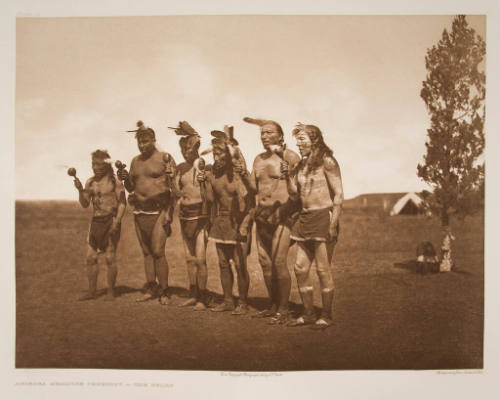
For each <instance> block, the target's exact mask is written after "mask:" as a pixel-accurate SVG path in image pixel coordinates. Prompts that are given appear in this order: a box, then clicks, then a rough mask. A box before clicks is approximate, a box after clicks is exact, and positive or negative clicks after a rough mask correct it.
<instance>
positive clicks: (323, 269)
mask: <svg viewBox="0 0 500 400" xmlns="http://www.w3.org/2000/svg"><path fill="white" fill-rule="evenodd" d="M329 250H330V249H329V248H328V246H327V244H326V243H325V242H316V243H315V251H314V259H315V260H316V269H317V271H318V277H319V282H320V287H321V299H322V302H323V308H322V312H321V318H320V319H319V320H318V321H316V325H319V326H321V327H327V326H329V325H331V319H332V304H333V296H334V284H333V277H332V273H331V268H330V260H331V254H332V253H333V249H331V251H329Z"/></svg>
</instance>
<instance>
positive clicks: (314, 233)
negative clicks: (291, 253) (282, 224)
mask: <svg viewBox="0 0 500 400" xmlns="http://www.w3.org/2000/svg"><path fill="white" fill-rule="evenodd" d="M330 218H331V208H321V209H317V210H316V209H315V210H301V211H300V213H299V218H298V220H297V222H296V223H295V225H294V226H293V229H292V232H291V234H290V238H291V239H293V240H296V241H298V242H305V241H310V240H312V241H316V242H327V241H329V237H328V236H329V235H328V230H329V228H330ZM338 228H339V226H338V225H337V232H338Z"/></svg>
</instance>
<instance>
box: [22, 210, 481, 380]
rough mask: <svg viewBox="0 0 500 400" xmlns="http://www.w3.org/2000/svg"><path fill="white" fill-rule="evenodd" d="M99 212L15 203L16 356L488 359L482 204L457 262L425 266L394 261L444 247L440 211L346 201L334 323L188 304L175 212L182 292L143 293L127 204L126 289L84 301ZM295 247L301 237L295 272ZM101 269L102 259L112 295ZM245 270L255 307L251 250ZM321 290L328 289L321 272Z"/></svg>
mask: <svg viewBox="0 0 500 400" xmlns="http://www.w3.org/2000/svg"><path fill="white" fill-rule="evenodd" d="M90 216H91V213H90V210H83V209H81V208H80V207H79V205H78V204H77V203H71V202H17V204H16V305H17V307H16V367H18V368H115V369H181V370H245V371H263V370H266V371H273V370H281V371H288V370H338V369H342V370H350V369H465V368H482V366H483V316H484V314H483V310H484V307H483V298H484V296H483V293H484V280H483V277H484V270H483V253H484V247H483V242H484V219H483V217H482V215H478V216H475V217H471V218H468V219H466V220H465V222H464V223H460V222H455V223H454V225H453V228H454V233H455V236H456V241H455V243H454V246H455V257H456V263H457V267H456V270H455V271H454V272H451V273H439V274H427V275H417V274H415V273H414V272H412V271H411V270H408V269H405V268H399V267H398V264H400V263H404V262H405V261H407V260H410V259H412V258H414V256H415V248H416V246H417V244H418V242H419V241H422V240H430V241H432V242H433V243H434V245H435V246H436V248H438V247H439V244H440V232H439V224H438V221H437V220H435V219H432V218H426V217H422V216H405V217H403V216H400V217H390V218H389V217H382V216H373V215H365V214H363V213H360V212H353V211H349V210H347V211H346V212H345V213H344V215H343V217H342V221H341V222H342V228H341V236H340V241H339V244H338V245H337V248H336V250H335V256H334V265H333V274H334V279H335V284H336V292H335V294H336V298H335V304H334V325H333V326H332V327H331V328H329V329H327V330H325V331H312V330H310V329H308V328H307V327H302V328H287V327H283V326H270V325H267V324H266V320H259V319H253V318H250V316H231V315H230V314H228V313H222V314H219V313H213V312H210V311H205V312H195V311H191V310H189V309H183V308H180V307H178V306H177V305H178V304H179V303H180V302H181V301H182V300H183V296H185V295H186V289H185V288H186V287H187V272H186V265H185V262H184V254H183V249H182V246H181V241H180V233H179V226H178V223H176V224H175V226H174V234H173V236H172V237H171V238H170V239H169V240H168V242H167V258H168V260H169V263H170V267H171V271H170V284H171V286H172V287H174V288H175V293H176V296H175V298H174V300H173V303H174V304H173V305H170V306H161V305H160V304H159V303H158V302H157V301H151V302H147V303H140V304H138V303H136V302H135V298H136V297H137V296H138V295H139V290H140V288H141V287H142V285H143V284H144V270H143V263H142V254H141V252H140V249H139V245H138V243H137V240H136V237H135V231H134V229H133V221H132V215H131V213H130V211H128V212H127V214H126V216H125V218H124V221H123V224H122V239H121V242H120V246H119V251H118V268H119V273H118V282H117V285H118V294H119V296H118V297H117V299H116V300H115V301H114V302H105V301H104V297H103V296H101V297H99V298H98V299H97V300H95V301H90V302H78V301H77V299H78V297H79V296H80V295H81V294H82V293H83V292H84V290H85V289H86V275H85V262H84V258H85V251H86V242H85V241H86V235H87V229H88V223H89V219H90ZM293 254H294V250H293V248H292V250H291V251H290V255H289V260H290V262H289V265H290V270H291V271H292V265H293V264H292V262H291V260H292V259H293ZM207 259H208V268H209V285H208V286H209V289H210V290H211V291H213V292H214V293H218V294H220V293H221V286H220V282H219V273H218V266H217V257H216V254H215V249H214V246H213V244H210V245H209V251H208V257H207ZM102 261H104V260H102ZM105 268H106V267H105V265H103V264H101V274H100V278H99V288H100V289H101V293H102V294H103V293H104V292H103V291H104V288H105ZM249 270H250V277H251V285H250V301H251V306H252V307H253V308H255V309H262V308H263V307H264V306H265V305H266V300H265V287H264V284H263V279H262V273H261V271H260V267H259V264H258V262H257V257H256V251H255V248H254V249H253V250H252V253H251V255H250V257H249ZM292 276H293V273H292ZM292 285H293V287H292V296H291V301H292V303H293V304H292V306H293V308H294V309H295V310H300V305H299V304H300V301H299V295H298V292H297V285H296V282H295V279H293V283H292ZM235 290H236V289H235ZM315 297H316V300H317V301H319V292H318V282H317V280H315ZM317 305H318V306H319V305H320V304H319V303H318V304H317Z"/></svg>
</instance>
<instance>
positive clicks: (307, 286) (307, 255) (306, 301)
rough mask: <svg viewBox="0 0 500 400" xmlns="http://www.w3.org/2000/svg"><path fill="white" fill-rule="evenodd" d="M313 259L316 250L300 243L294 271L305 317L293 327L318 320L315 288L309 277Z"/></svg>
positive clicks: (307, 244)
mask: <svg viewBox="0 0 500 400" xmlns="http://www.w3.org/2000/svg"><path fill="white" fill-rule="evenodd" d="M313 258H314V248H312V246H311V243H308V242H299V243H298V245H297V255H296V260H295V268H294V269H295V276H296V277H297V284H298V286H299V293H300V297H301V298H302V304H303V305H304V315H303V316H302V317H299V318H298V319H297V320H296V321H294V323H292V324H290V325H291V326H298V325H306V324H312V323H314V322H315V320H316V318H315V316H314V302H313V286H312V282H311V278H310V275H309V272H310V270H311V265H312V261H313Z"/></svg>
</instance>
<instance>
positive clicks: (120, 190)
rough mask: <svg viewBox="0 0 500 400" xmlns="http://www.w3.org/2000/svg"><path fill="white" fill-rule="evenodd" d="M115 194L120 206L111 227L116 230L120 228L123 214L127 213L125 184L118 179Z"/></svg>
mask: <svg viewBox="0 0 500 400" xmlns="http://www.w3.org/2000/svg"><path fill="white" fill-rule="evenodd" d="M115 195H116V200H117V201H118V207H117V209H116V216H115V217H114V218H113V225H112V227H111V230H112V231H115V230H116V229H117V228H118V225H119V224H120V223H121V221H122V218H123V214H125V208H126V207H127V199H126V197H125V188H124V187H123V184H122V183H121V182H120V181H119V180H116V184H115Z"/></svg>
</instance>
